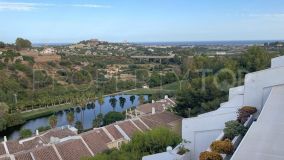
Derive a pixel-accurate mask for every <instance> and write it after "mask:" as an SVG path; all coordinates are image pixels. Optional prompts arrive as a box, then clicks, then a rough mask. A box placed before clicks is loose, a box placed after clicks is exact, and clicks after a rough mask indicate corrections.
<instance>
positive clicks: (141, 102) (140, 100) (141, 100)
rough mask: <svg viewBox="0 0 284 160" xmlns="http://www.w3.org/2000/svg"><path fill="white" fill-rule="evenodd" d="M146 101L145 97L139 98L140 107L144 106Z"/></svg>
mask: <svg viewBox="0 0 284 160" xmlns="http://www.w3.org/2000/svg"><path fill="white" fill-rule="evenodd" d="M144 101H145V99H144V95H140V96H139V103H140V105H142V104H144Z"/></svg>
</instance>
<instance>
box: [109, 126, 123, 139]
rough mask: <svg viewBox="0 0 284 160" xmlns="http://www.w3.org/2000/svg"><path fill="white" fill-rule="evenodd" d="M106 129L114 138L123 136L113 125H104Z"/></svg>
mask: <svg viewBox="0 0 284 160" xmlns="http://www.w3.org/2000/svg"><path fill="white" fill-rule="evenodd" d="M105 128H106V129H107V131H108V132H109V133H110V134H111V135H112V136H113V138H114V139H115V140H118V139H121V138H123V136H122V135H121V133H120V132H119V131H118V130H117V129H116V128H115V127H114V125H113V124H112V125H108V126H106V127H105Z"/></svg>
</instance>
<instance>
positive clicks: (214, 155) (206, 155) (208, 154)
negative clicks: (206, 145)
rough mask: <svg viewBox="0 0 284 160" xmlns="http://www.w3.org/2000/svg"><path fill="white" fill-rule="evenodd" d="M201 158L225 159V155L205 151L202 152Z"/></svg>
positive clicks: (211, 159) (209, 159)
mask: <svg viewBox="0 0 284 160" xmlns="http://www.w3.org/2000/svg"><path fill="white" fill-rule="evenodd" d="M199 160H223V157H222V156H221V155H220V154H219V153H217V152H209V151H205V152H202V153H200V155H199Z"/></svg>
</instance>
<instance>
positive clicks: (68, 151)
mask: <svg viewBox="0 0 284 160" xmlns="http://www.w3.org/2000/svg"><path fill="white" fill-rule="evenodd" d="M55 146H56V148H57V150H58V152H59V154H60V156H61V157H62V159H63V160H79V159H81V158H83V157H91V156H92V155H91V153H90V152H89V151H88V149H87V147H86V146H85V145H84V144H83V142H82V141H81V140H80V139H77V140H69V141H66V142H63V143H59V144H56V145H55Z"/></svg>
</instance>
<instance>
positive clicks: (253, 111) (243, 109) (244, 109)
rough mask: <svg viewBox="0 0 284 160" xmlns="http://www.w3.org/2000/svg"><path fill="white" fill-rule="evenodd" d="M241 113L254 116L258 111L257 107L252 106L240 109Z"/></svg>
mask: <svg viewBox="0 0 284 160" xmlns="http://www.w3.org/2000/svg"><path fill="white" fill-rule="evenodd" d="M240 110H241V111H244V112H247V113H249V114H254V113H256V112H257V109H256V108H255V107H251V106H244V107H243V108H241V109H240Z"/></svg>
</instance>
